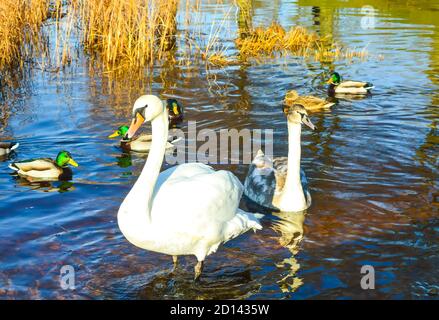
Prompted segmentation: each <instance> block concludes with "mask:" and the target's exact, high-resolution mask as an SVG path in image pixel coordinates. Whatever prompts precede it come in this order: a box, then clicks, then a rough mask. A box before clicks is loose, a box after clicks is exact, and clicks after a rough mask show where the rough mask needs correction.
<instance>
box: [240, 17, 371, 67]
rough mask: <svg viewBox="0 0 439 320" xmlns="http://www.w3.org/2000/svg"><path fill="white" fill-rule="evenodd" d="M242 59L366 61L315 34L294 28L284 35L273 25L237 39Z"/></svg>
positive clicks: (359, 52)
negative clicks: (278, 56) (281, 55)
mask: <svg viewBox="0 0 439 320" xmlns="http://www.w3.org/2000/svg"><path fill="white" fill-rule="evenodd" d="M236 45H237V47H238V49H239V52H240V56H241V58H244V59H246V58H249V57H258V56H261V55H271V54H274V53H285V52H286V53H293V54H296V55H300V56H304V57H309V56H313V57H314V58H315V60H318V61H323V60H334V59H339V58H349V59H352V58H354V57H358V58H365V57H366V56H367V52H366V51H365V50H364V49H363V50H355V49H350V48H343V47H341V46H340V45H338V44H336V43H329V44H328V42H327V40H326V39H324V38H320V37H319V36H318V35H317V34H316V33H314V32H310V31H308V30H306V29H305V28H303V27H300V26H296V27H292V28H290V30H288V31H286V30H285V29H284V28H283V27H282V26H281V25H279V24H278V23H276V22H274V23H272V24H271V25H270V26H269V27H267V28H262V27H258V28H255V29H253V30H251V31H250V32H248V34H247V35H246V36H245V37H239V38H238V39H236Z"/></svg>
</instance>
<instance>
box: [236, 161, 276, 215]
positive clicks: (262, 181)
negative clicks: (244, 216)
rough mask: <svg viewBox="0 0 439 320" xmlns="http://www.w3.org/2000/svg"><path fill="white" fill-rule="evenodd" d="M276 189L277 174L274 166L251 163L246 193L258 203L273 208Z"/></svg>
mask: <svg viewBox="0 0 439 320" xmlns="http://www.w3.org/2000/svg"><path fill="white" fill-rule="evenodd" d="M275 190H276V176H275V171H274V169H273V167H270V166H266V167H259V166H257V165H255V164H253V163H252V164H251V165H250V167H249V171H248V174H247V177H246V179H245V182H244V194H245V195H246V196H247V197H248V198H249V199H250V200H252V201H254V202H256V203H257V204H259V205H261V206H264V207H267V208H272V209H275V208H274V207H273V204H272V202H273V197H274V192H275Z"/></svg>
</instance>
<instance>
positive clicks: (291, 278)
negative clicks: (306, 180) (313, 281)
mask: <svg viewBox="0 0 439 320" xmlns="http://www.w3.org/2000/svg"><path fill="white" fill-rule="evenodd" d="M273 216H275V217H276V218H278V219H277V220H276V221H275V222H274V223H273V226H272V229H273V230H274V231H275V232H276V233H278V234H279V235H280V237H279V239H278V240H279V244H280V245H282V246H283V247H285V248H287V249H288V250H289V251H290V252H291V254H292V255H291V257H289V258H285V259H284V260H283V261H281V262H279V263H277V264H276V266H277V267H278V268H287V269H288V273H287V274H286V275H285V276H284V277H283V278H282V279H280V280H279V281H277V283H278V284H279V286H280V288H281V290H282V292H294V291H296V290H297V289H298V288H299V287H300V286H301V285H302V284H303V281H302V279H301V278H299V277H298V276H297V272H298V271H299V269H300V264H299V263H298V261H297V259H296V258H295V255H296V254H297V253H298V252H299V250H300V247H299V245H300V242H301V241H302V239H303V223H304V221H305V211H302V212H298V213H291V212H276V213H273Z"/></svg>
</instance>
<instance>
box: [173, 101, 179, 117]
mask: <svg viewBox="0 0 439 320" xmlns="http://www.w3.org/2000/svg"><path fill="white" fill-rule="evenodd" d="M172 109H173V111H174V113H175V114H176V115H177V116H178V115H179V114H180V112H178V106H177V104H176V103H175V102H174V104H173V108H172Z"/></svg>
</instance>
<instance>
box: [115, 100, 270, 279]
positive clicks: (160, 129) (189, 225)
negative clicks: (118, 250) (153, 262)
mask: <svg viewBox="0 0 439 320" xmlns="http://www.w3.org/2000/svg"><path fill="white" fill-rule="evenodd" d="M146 121H151V126H152V136H153V139H152V146H151V150H150V152H149V155H148V159H147V161H146V164H145V166H144V168H143V170H142V173H141V174H140V176H139V178H138V179H137V181H136V183H135V184H134V186H133V188H132V189H131V191H130V192H129V193H128V195H127V196H126V198H125V200H124V201H123V202H122V205H121V206H120V209H119V212H118V214H117V220H118V224H119V228H120V230H121V231H122V233H123V235H124V236H125V237H126V238H127V239H128V241H130V242H131V243H132V244H134V245H136V246H138V247H140V248H142V249H146V250H151V251H155V252H160V253H164V254H169V255H172V256H173V258H174V266H175V265H176V264H177V256H179V255H192V254H193V255H195V256H196V257H197V260H198V263H197V265H196V266H195V280H197V279H198V278H199V276H200V274H201V271H202V268H203V261H204V259H205V258H206V256H207V255H209V254H211V253H214V252H215V251H216V250H217V249H218V247H219V246H220V244H221V243H224V242H227V241H228V240H230V239H233V238H235V237H237V236H239V235H240V234H242V233H244V232H246V231H248V230H250V229H253V230H256V229H261V228H262V227H261V225H260V224H259V221H258V219H257V218H256V217H255V216H254V215H253V214H251V213H247V212H245V211H243V210H241V209H239V208H238V205H239V201H240V199H241V196H242V189H243V187H242V184H241V183H240V182H239V180H238V178H236V177H235V176H234V175H233V174H232V173H231V172H229V171H222V170H221V171H215V170H213V169H212V168H211V167H209V166H207V165H204V164H201V163H186V164H181V165H178V166H175V167H172V168H170V169H167V170H165V171H163V172H162V173H160V168H161V166H162V162H163V156H164V153H165V148H166V143H167V137H168V115H167V110H166V108H165V105H164V104H163V103H162V101H160V99H159V98H158V97H156V96H153V95H146V96H142V97H140V98H139V99H137V100H136V102H135V104H134V107H133V120H132V122H131V126H130V128H129V130H128V133H127V136H128V138H131V137H133V135H134V134H135V132H136V131H137V129H138V128H139V127H140V126H141V125H142V124H143V123H144V122H146Z"/></svg>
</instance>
